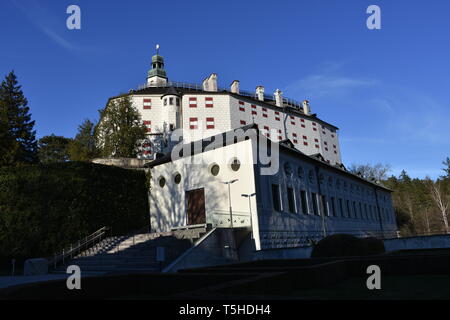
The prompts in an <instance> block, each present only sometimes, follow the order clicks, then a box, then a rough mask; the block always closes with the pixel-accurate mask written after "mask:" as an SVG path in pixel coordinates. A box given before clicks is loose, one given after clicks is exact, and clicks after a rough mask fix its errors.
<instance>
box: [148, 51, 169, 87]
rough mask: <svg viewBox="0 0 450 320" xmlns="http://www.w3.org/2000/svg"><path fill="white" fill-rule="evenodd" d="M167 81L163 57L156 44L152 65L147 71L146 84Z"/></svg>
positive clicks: (157, 83) (164, 82)
mask: <svg viewBox="0 0 450 320" xmlns="http://www.w3.org/2000/svg"><path fill="white" fill-rule="evenodd" d="M166 83H167V74H166V70H164V58H163V57H162V56H160V55H159V44H157V45H156V54H155V55H154V56H153V57H152V67H151V69H150V70H149V72H148V73H147V84H148V85H159V84H166Z"/></svg>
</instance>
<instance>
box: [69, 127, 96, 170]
mask: <svg viewBox="0 0 450 320" xmlns="http://www.w3.org/2000/svg"><path fill="white" fill-rule="evenodd" d="M68 153H69V157H70V159H71V160H73V161H89V160H91V159H93V158H95V157H97V156H98V150H97V148H96V145H95V124H94V123H93V122H92V121H90V120H88V119H86V120H84V122H83V123H82V124H81V125H80V126H79V127H78V133H77V135H76V136H75V139H73V140H72V141H71V142H70V143H69V145H68Z"/></svg>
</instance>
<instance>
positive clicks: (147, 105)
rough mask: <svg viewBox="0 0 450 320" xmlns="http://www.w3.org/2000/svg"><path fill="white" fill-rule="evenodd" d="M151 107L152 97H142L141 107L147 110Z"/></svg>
mask: <svg viewBox="0 0 450 320" xmlns="http://www.w3.org/2000/svg"><path fill="white" fill-rule="evenodd" d="M151 108H152V99H144V100H143V109H144V110H149V109H151Z"/></svg>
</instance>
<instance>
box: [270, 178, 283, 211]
mask: <svg viewBox="0 0 450 320" xmlns="http://www.w3.org/2000/svg"><path fill="white" fill-rule="evenodd" d="M272 202H273V209H274V210H275V211H281V204H280V187H279V186H278V185H276V184H273V185H272Z"/></svg>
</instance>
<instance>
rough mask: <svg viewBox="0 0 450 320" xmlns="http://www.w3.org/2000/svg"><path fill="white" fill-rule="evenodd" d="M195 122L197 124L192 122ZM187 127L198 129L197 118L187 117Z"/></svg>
mask: <svg viewBox="0 0 450 320" xmlns="http://www.w3.org/2000/svg"><path fill="white" fill-rule="evenodd" d="M195 122H197V124H192V123H195ZM189 129H198V118H189Z"/></svg>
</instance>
